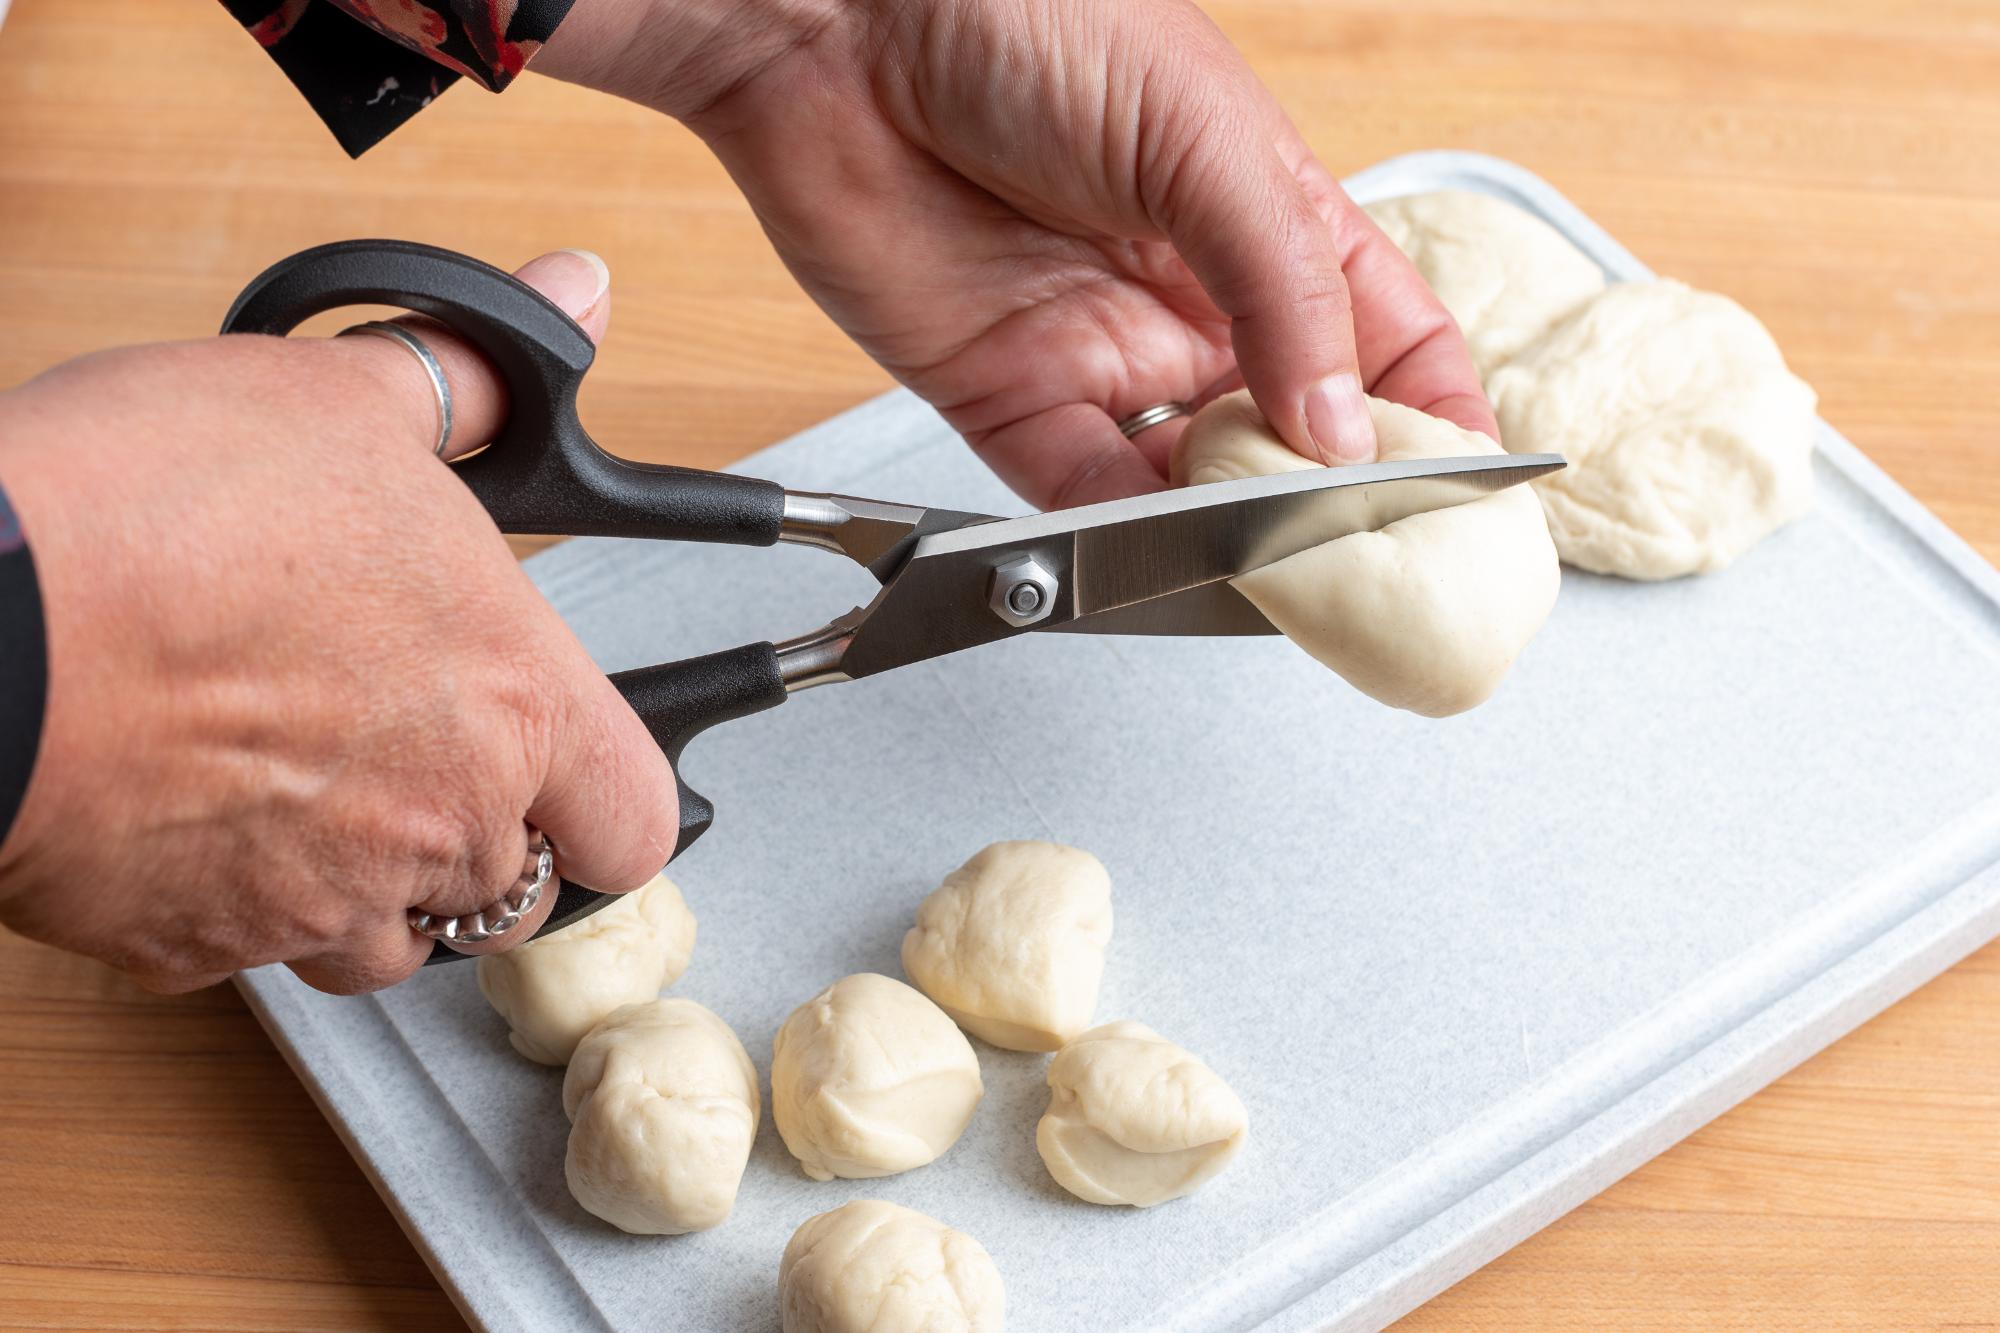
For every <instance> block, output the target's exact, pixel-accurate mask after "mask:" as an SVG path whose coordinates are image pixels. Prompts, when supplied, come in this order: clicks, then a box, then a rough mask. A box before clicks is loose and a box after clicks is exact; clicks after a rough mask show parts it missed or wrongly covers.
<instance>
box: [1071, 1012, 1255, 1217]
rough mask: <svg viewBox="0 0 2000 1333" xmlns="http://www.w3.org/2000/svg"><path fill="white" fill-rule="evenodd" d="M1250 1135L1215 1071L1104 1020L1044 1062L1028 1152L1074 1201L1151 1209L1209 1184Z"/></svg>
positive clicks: (1238, 1104) (1145, 1033) (1147, 1033)
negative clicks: (1042, 1102)
mask: <svg viewBox="0 0 2000 1333" xmlns="http://www.w3.org/2000/svg"><path fill="white" fill-rule="evenodd" d="M1249 1135H1250V1113H1249V1112H1248V1111H1246V1110H1244V1109H1243V1103H1242V1101H1241V1100H1239V1099H1238V1098H1237V1096H1236V1094H1235V1093H1234V1092H1232V1091H1230V1089H1229V1085H1228V1084H1227V1083H1224V1082H1223V1081H1222V1079H1221V1078H1220V1077H1218V1076H1217V1075H1216V1073H1215V1071H1214V1070H1212V1069H1210V1068H1209V1067H1208V1066H1207V1065H1205V1064H1203V1063H1202V1062H1201V1061H1200V1060H1197V1059H1196V1058H1195V1057H1194V1056H1192V1055H1190V1054H1188V1053H1187V1052H1186V1051H1184V1050H1182V1049H1181V1048H1180V1047H1178V1046H1176V1045H1174V1044H1173V1043H1172V1042H1170V1041H1168V1040H1167V1039H1166V1038H1165V1037H1162V1036H1161V1035H1160V1034H1159V1033H1157V1032H1155V1031H1153V1029H1151V1028H1149V1027H1147V1026H1146V1025H1145V1024H1144V1023H1130V1022H1125V1023H1106V1024H1105V1025H1104V1026H1102V1027H1096V1028H1092V1029H1091V1030H1090V1031H1088V1032H1086V1033H1084V1034H1083V1035H1082V1036H1080V1037H1078V1038H1077V1039H1076V1040H1075V1041H1073V1042H1071V1043H1070V1044H1069V1045H1067V1046H1065V1047H1063V1048H1062V1050H1061V1051H1060V1052H1058V1053H1057V1055H1056V1058H1055V1059H1054V1060H1051V1061H1050V1062H1049V1109H1048V1111H1047V1113H1046V1114H1044V1115H1043V1116H1042V1121H1041V1124H1039V1125H1037V1126H1036V1127H1035V1147H1036V1148H1037V1149H1038V1150H1039V1151H1040V1152H1041V1154H1042V1161H1043V1163H1045V1164H1046V1165H1047V1166H1048V1168H1049V1174H1050V1175H1052V1176H1054V1177H1055V1178H1056V1183H1057V1184H1059V1185H1061V1186H1062V1187H1063V1188H1064V1189H1066V1190H1068V1191H1069V1192H1070V1193H1071V1194H1074V1195H1076V1197H1077V1198H1079V1199H1086V1200H1088V1201H1089V1202H1091V1203H1105V1204H1130V1205H1132V1206H1133V1207H1135V1208H1149V1207H1151V1206H1152V1205H1154V1204H1156V1203H1165V1202H1166V1201H1167V1200H1169V1199H1178V1198H1180V1197H1181V1196H1182V1195H1183V1194H1188V1193H1190V1192H1192V1191H1194V1190H1196V1189H1198V1188H1200V1187H1201V1186H1202V1185H1203V1184H1205V1183H1206V1182H1208V1181H1209V1180H1211V1179H1213V1178H1214V1177H1215V1175H1216V1173H1217V1172H1219V1171H1221V1170H1222V1168H1223V1167H1225V1166H1227V1165H1229V1163H1230V1161H1231V1159H1233V1158H1234V1157H1235V1156H1236V1154H1237V1153H1238V1152H1239V1151H1240V1150H1241V1149H1242V1147H1243V1144H1244V1141H1245V1140H1246V1139H1247V1138H1249Z"/></svg>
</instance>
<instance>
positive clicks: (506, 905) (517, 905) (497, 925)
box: [409, 824, 556, 944]
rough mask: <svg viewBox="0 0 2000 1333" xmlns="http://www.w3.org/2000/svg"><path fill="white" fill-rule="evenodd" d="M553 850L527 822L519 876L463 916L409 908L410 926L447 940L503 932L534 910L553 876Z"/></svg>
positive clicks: (482, 938)
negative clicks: (503, 890) (524, 857)
mask: <svg viewBox="0 0 2000 1333" xmlns="http://www.w3.org/2000/svg"><path fill="white" fill-rule="evenodd" d="M555 873H556V852H555V848H553V847H551V846H549V840H548V838H547V837H546V836H545V835H544V834H543V833H542V831H541V830H540V829H538V828H536V827H535V826H534V825H533V824H530V825H528V856H527V860H526V861H524V862H523V863H522V866H521V875H520V878H518V879H516V880H515V881H514V886H513V887H512V888H510V889H508V890H507V892H506V893H505V894H503V895H501V897H500V898H499V900H498V901H496V902H493V903H489V904H488V905H486V906H485V907H482V908H480V909H479V910H478V911H477V912H469V913H467V914H466V915H464V916H436V915H433V914H432V913H430V912H426V911H424V910H423V909H422V908H419V907H412V908H411V909H410V916H409V920H410V929H411V930H414V931H416V932H417V934H419V935H422V936H424V937H425V938H426V939H433V940H443V941H444V942H445V943H447V944H483V943H485V942H486V941H487V940H489V939H492V938H493V937H494V936H495V935H505V934H506V933H507V932H508V931H510V930H512V929H513V928H514V927H516V926H518V925H520V924H521V918H522V917H524V916H526V915H527V914H528V913H529V912H531V911H533V910H534V908H535V904H536V903H538V902H540V901H541V900H542V894H544V893H546V892H547V891H548V888H549V881H550V880H552V879H554V878H555Z"/></svg>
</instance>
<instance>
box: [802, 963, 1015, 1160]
mask: <svg viewBox="0 0 2000 1333" xmlns="http://www.w3.org/2000/svg"><path fill="white" fill-rule="evenodd" d="M984 1092H985V1087H984V1085H983V1084H982V1083H981V1082H980V1080H979V1057H978V1056H976V1055H974V1054H973V1052H972V1043H971V1042H969V1041H967V1040H966V1039H965V1034H964V1033H962V1032H960V1031H959V1030H958V1025H957V1024H956V1023H953V1022H952V1021H951V1018H950V1017H949V1016H948V1015H947V1014H946V1013H945V1012H944V1010H942V1009H940V1008H938V1007H937V1006H936V1005H935V1004H932V1003H931V1002H930V1001H929V1000H927V999H925V998H924V997H923V996H922V995H921V994H919V993H918V992H916V991H914V990H912V989H910V987H908V986H905V985H904V984H903V983H902V982H900V981H897V980H894V979H893V978H890V977H885V976H882V975H880V974H879V973H875V972H860V973H856V974H855V975H854V976H851V977H842V978H841V979H840V980H839V981H836V982H834V983H833V984H832V985H831V986H828V987H827V988H826V989H825V990H823V991H821V992H820V993H819V994H818V995H815V996H814V997H813V998H812V999H810V1000H807V1001H806V1002H805V1003H804V1004H802V1005H800V1006H799V1007H798V1008H797V1009H794V1010H793V1011H792V1014H791V1017H789V1018H787V1019H786V1020H785V1022H784V1025H783V1026H781V1027H780V1028H779V1029H778V1035H777V1038H776V1040H774V1041H773V1042H772V1043H771V1118H772V1119H774V1120H776V1121H777V1122H778V1133H779V1135H781V1136H782V1137H783V1138H784V1140H785V1146H786V1147H787V1148H789V1149H791V1152H792V1156H794V1157H796V1158H798V1159H799V1165H800V1166H802V1167H804V1168H805V1173H806V1174H807V1175H809V1176H811V1177H812V1178H813V1179H814V1180H831V1179H833V1178H834V1177H835V1176H840V1177H843V1178H845V1179H848V1180H865V1179H868V1178H870V1177H873V1176H889V1175H894V1174H895V1173H896V1172H898V1171H908V1170H910V1169H911V1168H913V1167H919V1166H922V1165H924V1164H925V1163H926V1162H929V1161H931V1160H933V1159H935V1158H936V1157H937V1156H938V1155H939V1154H940V1153H942V1152H943V1151H944V1150H945V1149H947V1148H949V1147H951V1145H952V1144H954V1143H956V1142H958V1136H959V1135H960V1134H963V1133H964V1132H965V1127H966V1126H967V1125H968V1124H970V1123H971V1121H972V1112H973V1108H975V1107H976V1106H978V1105H979V1098H980V1096H981V1095H982V1094H983V1093H984Z"/></svg>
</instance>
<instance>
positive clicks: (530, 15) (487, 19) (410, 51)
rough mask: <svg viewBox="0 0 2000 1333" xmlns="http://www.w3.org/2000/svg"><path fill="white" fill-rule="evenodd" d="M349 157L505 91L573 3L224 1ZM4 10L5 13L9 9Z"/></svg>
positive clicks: (500, 0) (501, 0) (522, 0)
mask: <svg viewBox="0 0 2000 1333" xmlns="http://www.w3.org/2000/svg"><path fill="white" fill-rule="evenodd" d="M222 3H223V5H224V6H225V7H226V8H227V9H228V10H229V12H230V13H231V14H232V15H234V16H235V18H236V20H237V22H239V23H241V24H242V25H243V26H244V28H245V29H246V30H247V31H248V32H249V33H250V35H251V36H252V37H255V38H256V39H257V41H258V43H259V44H260V45H262V46H263V48H264V49H265V50H266V51H269V52H270V53H271V58H272V59H273V60H275V61H276V62H277V63H278V68H279V69H280V70H283V71H284V74H285V77H286V78H288V79H290V80H291V81H292V82H293V83H294V84H296V85H297V86H298V89H299V91H300V92H301V93H303V94H305V98H306V101H307V102H308V103H310V104H311V105H312V109H313V110H314V111H317V112H318V113H319V116H320V119H321V120H324V121H325V122H326V125H327V128H328V129H330V130H332V131H333V137H334V138H335V139H338V140H339V141H340V146H341V147H342V148H345V149H346V150H347V152H348V154H349V155H350V156H353V157H359V156H360V155H361V154H362V153H363V152H365V151H367V150H368V149H369V148H372V147H373V146H374V145H375V144H377V143H379V142H381V141H382V140H383V139H384V138H386V137H387V136H388V134H389V132H390V131H391V130H393V129H395V128H396V127H397V126H398V125H401V124H402V123H403V122H404V121H406V120H408V119H409V118H410V117H411V116H414V115H415V114H416V113H417V112H419V111H421V110H423V109H424V108H425V107H426V106H428V105H430V102H431V99H432V98H434V97H436V96H437V95H438V94H439V93H441V92H443V91H444V90H445V89H446V88H449V87H450V86H451V85H452V84H453V83H455V82H456V81H457V80H458V77H459V76H460V75H461V74H463V75H466V76H467V77H470V78H472V79H475V80H477V81H478V82H480V83H481V84H484V85H485V86H486V87H487V88H489V89H491V90H492V91H494V92H499V91H500V90H501V89H502V88H505V87H506V86H507V85H508V84H509V83H510V82H512V81H513V78H514V76H515V75H516V74H519V73H520V72H521V70H522V68H523V67H524V66H525V65H526V64H527V63H528V61H529V60H530V59H531V58H533V56H534V54H535V52H536V51H538V50H539V49H541V45H542V43H543V42H545V41H547V40H548V38H549V35H550V34H551V33H553V32H554V31H555V30H556V25H557V24H558V23H560V22H562V19H563V15H564V14H566V13H568V12H569V7H570V4H571V0H222ZM0 7H3V6H0Z"/></svg>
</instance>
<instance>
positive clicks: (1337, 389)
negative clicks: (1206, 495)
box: [1159, 117, 1375, 464]
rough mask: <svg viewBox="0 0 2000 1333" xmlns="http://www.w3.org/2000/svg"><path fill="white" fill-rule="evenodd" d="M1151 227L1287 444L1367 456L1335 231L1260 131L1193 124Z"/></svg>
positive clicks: (1369, 444)
mask: <svg viewBox="0 0 2000 1333" xmlns="http://www.w3.org/2000/svg"><path fill="white" fill-rule="evenodd" d="M1191 123H1193V124H1194V125H1195V126H1196V127H1197V128H1196V129H1195V130H1191V131H1190V133H1189V136H1188V137H1185V138H1184V140H1183V143H1184V147H1183V149H1182V152H1181V154H1180V161H1179V163H1178V166H1177V169H1176V170H1174V171H1173V172H1172V173H1171V174H1170V175H1169V176H1168V177H1167V178H1166V179H1167V180H1168V181H1169V182H1170V184H1169V186H1168V192H1167V197H1166V198H1165V199H1164V200H1163V201H1162V203H1161V205H1160V207H1159V212H1160V219H1159V220H1160V224H1161V226H1162V228H1163V229H1164V230H1165V231H1166V233H1167V236H1168V238H1169V239H1170V240H1172V242H1173V243H1174V248H1175V249H1176V250H1178V251H1179V252H1180V255H1181V257H1182V258H1183V259H1184V260H1186V261H1187V265H1188V268H1189V269H1190V270H1192V272H1193V273H1194V275H1195V278H1196V279H1197V280H1198V281H1199V282H1200V283H1201V285H1202V289H1203V290H1204V291H1206V292H1207V293H1208V297H1209V299H1210V300H1211V301H1213V302H1214V303H1215V306H1216V308H1217V309H1218V310H1220V311H1221V312H1222V313H1223V314H1225V315H1227V316H1229V319H1230V339H1231V341H1232V343H1233V344H1234V346H1235V351H1236V363H1237V366H1238V367H1239V369H1241V371H1242V373H1243V382H1244V385H1245V387H1247V388H1248V389H1249V390H1250V396H1251V397H1252V398H1254V399H1256V401H1257V406H1258V407H1259V408H1260V409H1261V410H1262V411H1263V413H1264V416H1265V417H1266V418H1267V419H1268V420H1269V421H1270V423H1271V425H1272V426H1273V427H1274V428H1275V429H1276V430H1277V432H1278V434H1279V435H1281V436H1282V437H1284V440H1285V443H1287V444H1289V445H1290V446H1291V447H1292V448H1293V449H1294V450H1295V451H1297V452H1298V453H1299V454H1301V455H1303V456H1304V457H1306V458H1311V459H1314V460H1316V461H1318V462H1322V463H1327V464H1332V463H1335V462H1340V463H1365V462H1371V461H1373V459H1374V458H1375V425H1374V422H1373V420H1372V419H1371V418H1370V416H1369V414H1368V402H1367V399H1366V397H1365V396H1364V392H1363V389H1362V381H1361V367H1360V359H1359V357H1358V355H1357V353H1356V349H1355V341H1354V315H1353V307H1352V304H1351V302H1350V299H1349V295H1348V289H1347V279H1346V277H1345V276H1344V275H1343V274H1342V272H1341V266H1340V252H1339V248H1338V246H1337V245H1336V244H1335V240H1334V234H1333V229H1332V227H1330V226H1329V225H1328V224H1327V222H1326V220H1325V219H1324V218H1323V217H1321V216H1320V213H1319V210H1318V209H1317V208H1315V207H1314V206H1313V204H1312V201H1311V200H1310V199H1309V198H1308V197H1307V195H1306V192H1305V188H1304V187H1303V186H1302V185H1300V183H1299V180H1298V177H1297V176H1296V175H1295V174H1294V173H1293V172H1292V170H1291V169H1290V168H1289V167H1287V166H1286V165H1285V163H1284V161H1283V160H1282V158H1281V157H1280V156H1279V154H1278V152H1277V150H1276V148H1275V147H1274V146H1273V145H1272V144H1271V142H1270V139H1269V137H1268V136H1267V135H1265V134H1264V133H1263V132H1262V130H1261V128H1260V127H1259V126H1257V125H1256V124H1255V122H1254V121H1250V120H1248V119H1247V118H1245V121H1244V123H1243V124H1242V125H1241V126H1240V128H1238V129H1236V130H1234V131H1226V132H1222V133H1218V132H1217V130H1216V124H1215V122H1214V121H1213V120H1206V121H1205V122H1204V119H1203V118H1201V117H1196V118H1195V120H1194V121H1193V122H1191Z"/></svg>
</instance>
